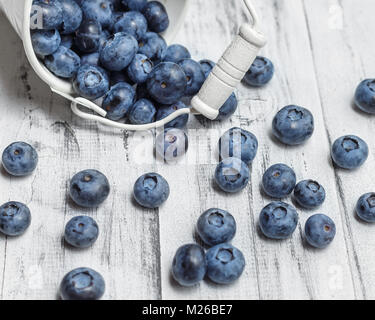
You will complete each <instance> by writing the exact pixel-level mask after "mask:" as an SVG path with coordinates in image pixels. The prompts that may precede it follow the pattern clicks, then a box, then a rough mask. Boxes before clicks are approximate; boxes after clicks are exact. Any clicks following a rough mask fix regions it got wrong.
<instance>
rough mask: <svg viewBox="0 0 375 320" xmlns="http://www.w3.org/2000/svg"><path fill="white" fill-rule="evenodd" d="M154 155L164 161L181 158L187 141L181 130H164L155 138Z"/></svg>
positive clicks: (185, 149) (186, 147) (187, 143)
mask: <svg viewBox="0 0 375 320" xmlns="http://www.w3.org/2000/svg"><path fill="white" fill-rule="evenodd" d="M155 145H156V153H157V154H158V155H159V156H160V157H161V158H162V159H163V160H166V161H172V160H176V159H177V158H179V157H181V156H183V155H184V154H185V153H186V151H187V149H188V147H189V139H188V136H187V135H186V133H185V132H184V131H183V130H180V129H177V128H166V129H164V131H162V132H161V133H159V134H158V136H157V137H156V143H155Z"/></svg>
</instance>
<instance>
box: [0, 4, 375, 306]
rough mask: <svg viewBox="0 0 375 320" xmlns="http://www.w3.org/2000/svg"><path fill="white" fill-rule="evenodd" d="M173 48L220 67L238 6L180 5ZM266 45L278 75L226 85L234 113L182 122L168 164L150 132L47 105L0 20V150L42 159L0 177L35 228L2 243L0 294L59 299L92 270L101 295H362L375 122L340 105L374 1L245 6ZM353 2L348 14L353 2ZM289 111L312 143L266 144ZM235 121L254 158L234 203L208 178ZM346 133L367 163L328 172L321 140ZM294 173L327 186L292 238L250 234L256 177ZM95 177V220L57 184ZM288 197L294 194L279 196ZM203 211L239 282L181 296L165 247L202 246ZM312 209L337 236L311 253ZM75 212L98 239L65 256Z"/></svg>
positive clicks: (370, 249) (365, 49) (349, 89)
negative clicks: (149, 193) (281, 168)
mask: <svg viewBox="0 0 375 320" xmlns="http://www.w3.org/2000/svg"><path fill="white" fill-rule="evenodd" d="M191 1H192V5H191V7H190V11H189V13H188V15H187V17H186V21H185V24H184V26H183V28H182V29H181V30H180V31H179V33H178V35H177V38H176V42H178V43H181V44H184V45H186V46H187V47H188V48H189V49H190V50H191V53H192V56H193V58H195V59H197V60H199V59H203V58H209V59H212V60H217V59H218V58H219V57H220V55H221V53H222V52H223V51H224V49H225V48H226V46H227V45H228V44H229V43H230V42H231V40H232V39H233V36H234V35H235V34H236V32H237V30H238V28H239V26H240V25H241V23H243V22H245V21H246V20H247V12H246V11H245V8H244V7H243V5H242V2H241V1H238V0H236V1H225V0H191ZM254 3H255V5H256V7H257V8H258V11H259V15H260V16H261V17H262V21H263V23H262V27H263V31H264V33H265V34H266V35H267V38H268V44H267V46H266V47H265V48H264V50H263V51H262V54H263V55H265V56H267V57H269V58H271V59H272V61H273V62H274V64H275V67H276V74H275V77H274V79H273V80H272V82H271V83H270V84H269V85H267V86H266V87H265V88H262V89H254V88H249V87H245V86H243V85H241V86H240V88H239V89H238V92H237V95H238V99H239V108H238V110H237V111H236V113H235V115H234V116H233V117H232V118H231V119H230V120H228V121H226V122H222V123H220V122H210V121H208V120H205V119H203V118H201V117H193V116H192V117H191V119H190V122H189V125H188V129H189V131H188V133H189V143H190V147H189V151H188V153H187V155H186V157H184V158H183V159H181V160H180V161H179V162H178V163H175V164H168V165H167V164H164V163H161V162H160V161H159V160H156V159H155V157H154V155H153V143H154V138H155V133H154V132H145V133H143V134H134V133H132V132H123V131H119V130H116V129H111V128H107V127H104V126H101V125H98V124H96V123H94V122H89V121H83V120H81V119H78V118H76V117H75V116H73V115H72V113H71V112H70V109H69V105H68V102H66V101H65V100H63V99H61V98H59V97H57V96H55V95H52V94H51V92H50V90H49V88H48V87H47V86H45V85H44V84H43V83H42V82H41V81H40V80H39V79H38V78H37V76H36V75H35V73H34V72H33V71H32V70H31V69H30V66H29V64H28V63H27V60H26V57H25V55H24V53H23V49H22V43H21V41H20V40H19V39H18V38H17V36H16V35H15V33H13V31H12V30H11V27H10V26H9V24H8V22H7V21H6V18H5V17H3V16H0V30H1V33H0V42H1V43H2V44H3V46H2V50H1V51H0V110H1V117H0V149H3V148H5V146H7V145H8V144H9V143H11V142H13V141H16V140H24V141H26V142H29V143H31V144H33V145H34V146H35V147H36V148H37V150H38V153H39V155H40V163H39V165H38V168H37V170H36V172H35V173H34V174H33V175H32V176H30V177H27V178H12V177H10V176H9V175H7V174H5V173H4V172H3V171H2V172H1V173H0V190H1V192H0V203H3V202H6V201H9V200H18V201H22V202H25V203H26V204H28V205H29V207H30V209H31V210H32V218H33V220H32V225H31V227H30V228H29V230H28V231H27V232H26V233H25V234H24V235H23V236H22V237H19V238H9V237H4V236H0V290H1V291H0V298H1V299H56V298H57V297H58V295H57V293H58V286H59V282H60V280H61V278H62V277H63V275H64V274H65V273H66V272H68V271H70V270H71V269H73V268H75V267H79V266H88V267H92V268H94V269H96V270H97V271H99V272H101V273H102V274H103V276H104V278H105V280H106V285H107V289H106V293H105V296H104V298H105V299H225V298H228V299H292V298H294V299H352V298H357V299H362V298H367V299H371V298H375V289H374V288H373V286H372V283H373V280H375V262H374V261H373V259H371V257H372V255H373V253H374V250H375V249H374V248H375V246H374V244H375V243H374V242H375V240H374V237H373V236H372V234H371V233H372V231H373V230H372V229H373V226H371V225H368V224H364V223H361V222H359V221H358V220H357V219H356V217H355V214H354V206H355V202H356V201H357V199H358V197H359V196H360V195H361V194H363V193H365V192H370V191H373V189H372V188H373V178H372V175H371V174H368V172H373V171H374V169H375V167H374V151H373V150H374V147H375V140H374V137H373V135H372V128H373V125H374V119H372V118H371V117H369V116H367V115H364V114H363V113H360V112H358V111H357V110H356V109H355V108H354V107H353V106H352V96H353V93H354V90H355V87H356V85H357V84H358V83H359V81H360V80H362V79H364V78H366V77H374V74H373V73H371V72H373V70H374V69H375V61H374V59H373V53H374V46H373V35H372V34H373V32H372V30H374V27H375V21H374V19H373V18H372V14H371V13H372V12H373V10H374V8H375V3H374V1H372V0H355V1H354V0H341V1H338V0H254ZM359 4H360V5H359ZM288 104H298V105H302V106H305V107H307V108H309V109H310V110H311V111H312V113H313V114H314V117H315V124H316V129H315V133H314V135H313V137H312V138H311V139H310V140H309V141H308V142H307V143H306V144H304V145H303V146H298V147H286V146H284V145H281V144H279V143H278V142H276V141H275V140H274V139H273V138H272V136H271V134H270V128H271V122H272V118H273V116H274V114H275V113H276V112H277V110H279V109H280V108H281V107H283V106H285V105H288ZM233 126H240V127H242V128H244V129H247V130H250V131H251V132H253V133H254V134H255V135H256V136H257V137H258V140H259V151H258V155H257V157H256V159H255V160H254V162H253V164H252V166H251V172H252V179H251V183H250V184H249V185H248V187H247V188H246V189H245V190H244V191H243V192H240V193H239V194H235V195H227V194H224V193H223V192H221V191H219V190H218V189H217V187H216V186H215V184H214V183H213V181H212V176H213V172H214V169H215V166H216V163H217V160H218V159H217V141H218V138H219V137H220V135H221V134H222V133H223V132H224V131H226V130H227V129H229V128H231V127H233ZM343 134H357V135H359V136H361V137H362V138H363V139H365V140H366V141H367V142H368V144H369V147H370V150H371V154H370V157H369V159H368V161H367V162H366V164H365V165H364V166H363V167H362V168H360V169H358V170H356V171H354V172H347V171H343V170H340V169H337V168H335V167H334V166H333V165H332V163H331V159H330V156H329V150H330V145H331V143H332V142H333V141H334V139H336V138H337V137H339V136H341V135H343ZM279 162H283V163H286V164H288V165H290V166H292V167H293V168H294V169H295V171H296V174H297V179H298V180H302V179H307V178H312V179H315V180H317V181H319V182H320V183H321V184H322V185H323V186H324V187H325V189H326V192H327V199H326V201H325V203H324V204H323V206H322V207H321V208H319V209H318V210H317V211H316V210H315V211H307V210H302V209H300V208H298V212H299V214H300V222H299V225H298V228H297V230H296V232H295V233H294V235H293V237H292V238H291V239H288V240H286V241H270V240H267V239H265V238H264V236H262V235H261V233H260V231H259V227H258V215H259V212H260V210H261V209H262V208H263V207H264V206H265V205H266V204H267V203H268V202H270V201H271V199H269V198H268V197H266V196H265V195H264V194H263V193H262V192H261V191H260V190H261V188H260V182H261V177H262V174H263V172H264V171H265V170H266V169H267V168H268V167H269V166H270V165H271V164H274V163H279ZM87 168H95V169H98V170H100V171H102V172H103V173H105V174H106V175H107V176H108V179H109V180H110V182H111V186H112V190H111V194H110V197H109V198H108V199H107V201H106V202H105V203H104V204H103V205H102V206H100V207H99V208H98V209H95V210H85V209H81V208H78V207H77V206H75V205H74V204H73V203H72V202H71V200H69V197H68V195H67V184H68V181H69V179H70V177H72V175H73V174H74V173H76V172H77V171H79V170H82V169H87ZM148 171H156V172H159V173H160V174H162V175H163V176H165V178H166V179H167V180H168V181H169V183H170V187H171V194H170V198H169V200H168V201H167V202H166V203H165V204H164V205H163V206H162V207H161V208H160V209H158V210H144V209H142V208H140V207H139V206H137V205H135V204H134V200H132V187H133V184H134V182H135V180H136V179H137V177H138V176H140V175H141V174H143V173H145V172H148ZM286 201H287V202H289V203H293V201H292V199H290V198H289V199H287V200H286ZM211 207H220V208H222V209H226V210H228V211H230V212H231V213H232V214H233V215H234V216H235V218H236V221H237V224H238V232H237V235H236V237H235V239H234V241H233V243H234V245H235V246H237V247H238V248H240V249H241V250H242V251H243V253H244V255H245V258H246V262H247V266H246V269H245V272H244V274H243V275H242V277H241V279H240V281H237V282H235V283H234V284H232V285H229V286H218V285H215V284H213V283H211V282H209V281H204V282H202V283H201V284H200V285H198V286H195V287H193V288H188V289H186V288H181V287H179V286H178V285H176V283H175V282H174V280H173V279H172V278H171V275H170V268H171V262H172V259H173V256H174V253H175V251H176V249H177V248H178V247H179V246H180V245H183V244H185V243H190V242H196V241H198V242H199V239H198V238H197V236H196V234H195V229H194V227H195V223H196V221H197V218H198V217H199V215H200V214H201V213H202V212H203V211H204V210H206V209H208V208H211ZM315 212H323V213H326V214H328V215H329V216H331V217H332V218H333V219H334V220H335V222H336V226H337V235H336V239H335V240H334V242H333V243H332V244H331V245H330V246H329V247H328V248H327V249H325V250H314V249H312V248H311V247H309V246H308V245H307V244H306V243H305V242H304V240H303V227H304V222H305V221H306V220H307V218H308V217H309V216H310V215H311V214H313V213H315ZM79 214H88V215H90V216H92V217H94V218H95V219H96V220H97V222H98V224H99V226H100V236H99V239H98V241H97V242H96V244H95V245H94V246H93V247H92V248H90V249H88V250H77V249H73V248H71V247H69V246H68V245H67V244H65V243H64V241H63V239H62V234H63V231H64V226H65V223H66V222H67V221H68V220H69V219H70V218H71V217H73V216H75V215H79Z"/></svg>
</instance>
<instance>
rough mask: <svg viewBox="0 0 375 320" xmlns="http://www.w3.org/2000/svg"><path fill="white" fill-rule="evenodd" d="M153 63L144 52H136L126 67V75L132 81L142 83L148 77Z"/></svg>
mask: <svg viewBox="0 0 375 320" xmlns="http://www.w3.org/2000/svg"><path fill="white" fill-rule="evenodd" d="M153 67H154V64H153V63H152V61H151V60H150V59H149V58H148V57H147V56H145V55H144V54H136V55H135V57H134V59H133V61H132V62H131V63H130V65H129V67H128V70H127V72H128V77H129V78H130V79H131V80H132V81H133V82H134V83H144V82H146V80H147V79H148V76H149V75H150V73H151V71H152V69H153Z"/></svg>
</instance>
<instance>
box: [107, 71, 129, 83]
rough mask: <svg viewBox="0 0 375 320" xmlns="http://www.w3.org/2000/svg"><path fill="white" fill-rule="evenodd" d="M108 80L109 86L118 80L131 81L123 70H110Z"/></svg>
mask: <svg viewBox="0 0 375 320" xmlns="http://www.w3.org/2000/svg"><path fill="white" fill-rule="evenodd" d="M110 82H111V86H114V85H115V84H117V83H119V82H126V83H129V84H132V83H131V82H132V81H131V80H130V79H129V77H128V75H127V74H126V73H125V72H123V71H112V72H111V74H110Z"/></svg>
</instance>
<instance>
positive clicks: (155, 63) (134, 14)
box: [0, 0, 375, 299]
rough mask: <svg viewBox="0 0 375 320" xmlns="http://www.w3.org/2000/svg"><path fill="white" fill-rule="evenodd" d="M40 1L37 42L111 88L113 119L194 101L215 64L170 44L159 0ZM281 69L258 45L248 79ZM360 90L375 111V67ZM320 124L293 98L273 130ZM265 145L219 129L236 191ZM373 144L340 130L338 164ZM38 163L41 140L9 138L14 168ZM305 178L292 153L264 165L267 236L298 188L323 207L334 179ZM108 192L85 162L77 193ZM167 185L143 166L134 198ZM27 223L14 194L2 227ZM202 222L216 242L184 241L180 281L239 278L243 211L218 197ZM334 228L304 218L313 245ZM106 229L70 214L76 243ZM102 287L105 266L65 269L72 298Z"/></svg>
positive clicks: (360, 101)
mask: <svg viewBox="0 0 375 320" xmlns="http://www.w3.org/2000/svg"><path fill="white" fill-rule="evenodd" d="M33 4H34V5H35V6H37V7H38V8H39V9H38V10H40V8H41V9H42V11H43V27H42V28H39V29H38V30H32V32H31V36H32V42H33V46H34V50H35V52H36V54H37V55H38V57H39V58H40V59H41V60H43V61H44V63H45V65H46V67H47V68H48V69H49V70H50V71H51V72H52V73H54V74H55V75H56V76H59V77H61V78H66V79H71V80H72V81H73V86H74V88H75V90H76V92H77V94H78V95H80V96H83V97H86V98H88V99H90V100H95V99H98V98H102V101H103V102H102V107H103V108H104V109H105V110H106V111H107V117H108V118H109V119H112V120H116V121H117V120H124V119H125V120H124V121H129V122H130V123H134V124H143V123H148V122H151V121H154V120H155V119H156V120H160V119H162V118H164V117H166V116H168V115H169V114H171V113H172V112H173V111H175V110H177V109H180V108H186V107H187V106H186V105H185V103H184V102H182V99H183V98H186V97H191V96H193V95H194V94H196V93H197V92H198V91H199V89H200V87H201V86H202V84H203V82H204V80H205V79H206V78H207V76H208V74H209V73H210V72H211V70H212V68H213V67H214V63H213V62H212V61H210V60H202V61H200V62H195V61H194V60H192V59H191V57H190V54H189V52H188V50H187V49H186V48H185V47H183V46H181V45H171V46H169V47H168V46H167V45H166V43H165V41H164V39H163V38H162V36H161V35H159V33H161V32H163V31H165V30H166V29H167V27H168V25H169V19H168V15H167V13H166V11H165V8H164V6H163V5H162V4H161V3H159V2H157V1H150V2H147V0H35V1H33ZM31 18H32V19H33V12H32V13H31ZM273 73H274V66H273V64H272V62H271V61H270V60H269V59H267V58H264V57H257V58H256V60H255V61H254V63H253V65H252V66H251V68H250V69H249V71H248V72H247V73H246V75H245V77H244V83H245V84H248V85H250V86H255V87H260V86H263V85H265V84H267V83H268V82H269V81H270V80H271V78H272V76H273ZM355 102H356V104H357V106H358V107H359V108H360V109H361V110H362V111H364V112H367V113H372V114H374V113H375V79H367V80H365V81H363V82H361V83H360V85H359V86H358V88H357V90H356V93H355ZM236 108H237V99H236V97H235V95H234V94H233V95H232V96H231V97H230V98H229V99H228V101H227V103H226V104H225V105H224V106H223V107H222V108H221V109H220V115H219V117H218V119H219V120H223V119H226V118H228V117H229V116H230V115H231V114H233V113H234V111H235V110H236ZM187 117H188V116H187V115H183V116H180V117H179V118H176V119H175V120H173V121H171V122H170V123H169V124H168V125H167V126H166V127H167V128H166V129H165V130H164V132H162V133H161V134H159V135H158V137H157V138H156V151H157V153H158V154H159V155H160V156H162V157H163V158H164V159H165V160H166V161H169V160H173V159H175V158H177V157H179V156H181V155H183V154H184V152H185V151H186V150H187V147H188V142H187V141H188V140H187V135H186V133H185V132H183V131H181V130H178V128H182V127H184V126H185V125H186V123H187V121H188V118H187ZM313 131H314V118H313V115H312V114H311V112H310V111H309V110H307V109H305V108H303V107H300V106H295V105H290V106H286V107H284V108H283V109H281V110H280V111H279V112H278V113H277V114H276V116H275V117H274V119H273V123H272V132H273V135H274V136H275V138H276V139H277V140H279V141H280V142H281V143H283V144H286V145H299V144H302V143H304V142H305V141H306V140H307V139H309V138H310V137H311V136H312V134H313ZM176 142H177V143H176ZM181 144H182V147H181ZM176 145H177V146H178V147H177V149H176ZM257 150H258V140H257V138H256V137H255V135H253V134H252V133H251V132H248V131H246V130H244V129H241V128H232V129H230V130H228V131H227V132H225V133H224V135H223V136H222V137H221V138H220V140H219V154H220V163H219V164H218V166H217V168H216V170H215V174H214V179H215V181H216V183H217V185H218V186H219V187H220V188H221V189H222V190H223V191H224V192H228V193H234V192H239V191H241V190H243V189H244V188H245V187H246V185H247V184H248V182H249V180H250V170H249V165H250V164H251V162H252V161H253V160H254V158H255V156H256V154H257ZM368 152H369V150H368V146H367V144H366V143H365V142H364V141H363V140H362V139H360V138H359V137H357V136H354V135H348V136H343V137H341V138H339V139H337V140H336V141H335V142H334V144H333V145H332V149H331V156H332V160H333V162H334V163H335V164H336V165H337V166H339V167H341V168H344V169H349V170H352V169H355V168H357V167H359V166H361V165H362V164H363V163H364V162H365V161H366V159H367V157H368ZM37 163H38V154H37V152H36V150H35V149H34V148H33V147H32V146H31V145H29V144H27V143H25V142H14V143H12V144H10V145H9V146H8V147H6V148H5V150H4V151H3V154H2V165H3V167H4V169H5V171H7V172H8V173H9V174H10V175H12V176H25V175H29V174H31V173H32V172H33V171H34V170H35V168H36V167H37ZM296 182H297V179H296V175H295V173H294V171H293V169H292V168H290V167H288V166H287V165H285V164H275V165H272V166H271V167H270V168H268V169H267V170H266V172H265V173H264V175H263V179H262V186H263V191H264V193H265V194H266V195H267V196H269V197H271V198H274V199H277V200H278V201H273V202H271V203H270V204H268V205H267V206H266V207H264V208H263V209H262V211H261V213H260V217H259V225H260V229H261V230H262V232H263V233H264V235H265V236H266V237H268V238H271V239H286V238H288V237H290V236H291V234H292V233H293V232H294V231H295V229H296V226H297V223H298V214H297V211H296V209H295V208H294V207H293V206H292V205H290V204H287V203H285V202H281V201H280V200H281V199H283V198H285V197H287V196H289V195H290V194H291V193H292V192H293V190H294V199H295V201H296V203H297V204H298V205H299V206H301V207H303V208H307V209H314V208H317V207H319V206H320V205H321V204H322V203H323V202H324V200H325V190H324V188H323V186H321V185H320V184H319V183H318V182H316V181H314V180H303V181H300V182H299V183H296ZM109 193H110V183H109V181H108V179H107V178H106V176H105V175H104V174H103V173H101V172H99V171H97V170H92V169H89V170H84V171H81V172H79V173H77V174H76V175H74V176H73V177H72V179H71V181H70V185H69V194H70V197H71V199H72V200H73V201H74V202H75V203H76V204H77V205H79V206H82V207H86V208H94V207H98V206H99V205H100V204H101V203H103V202H104V201H105V200H106V199H107V197H108V196H109ZM169 193H170V188H169V184H168V182H167V181H166V180H165V179H164V178H163V177H162V176H161V175H159V174H157V173H154V172H151V173H146V174H144V175H142V176H141V177H139V178H138V179H137V181H136V182H135V184H134V189H133V195H134V199H135V200H136V202H137V203H138V204H139V205H140V206H142V207H145V208H158V207H159V206H160V205H162V204H163V203H164V202H165V201H166V200H167V199H168V197H169ZM356 212H357V214H358V216H359V217H360V218H361V219H362V220H364V221H367V222H375V193H367V194H365V195H363V196H362V197H360V199H359V200H358V203H357V206H356ZM30 223H31V212H30V210H29V208H28V207H27V206H26V205H25V204H23V203H20V202H15V201H11V202H8V203H5V204H3V205H2V206H1V207H0V231H1V232H2V233H4V234H5V235H7V236H19V235H21V234H23V233H24V232H25V231H26V229H27V228H28V227H29V226H30ZM196 228H197V233H198V235H199V237H200V238H201V240H202V241H203V243H204V244H205V246H207V247H208V250H207V252H205V250H204V248H203V247H202V246H200V245H197V244H187V245H184V246H182V247H180V248H179V249H178V250H177V253H176V255H175V257H174V259H173V265H172V274H173V277H174V278H175V280H176V281H177V282H178V283H179V284H180V285H182V286H192V285H195V284H196V283H198V282H199V281H201V280H202V279H203V278H204V277H205V276H207V277H208V278H209V279H210V280H212V281H213V282H216V283H219V284H228V283H231V282H233V281H235V280H236V279H238V278H239V277H240V276H241V274H242V272H243V270H244V267H245V259H244V256H243V254H242V252H241V251H240V250H239V249H237V248H235V247H234V246H232V245H231V244H230V241H231V240H232V239H233V237H234V236H235V233H236V222H235V219H234V217H233V216H232V215H231V214H230V213H229V212H227V211H225V210H222V209H218V208H213V209H209V210H207V211H205V212H204V213H203V214H202V215H201V217H200V218H199V220H198V222H197V227H196ZM335 233H336V227H335V224H334V222H333V221H332V220H331V219H330V218H329V217H328V216H326V215H324V214H315V215H312V216H311V217H310V218H309V219H308V220H307V222H306V225H305V238H306V241H307V242H308V243H309V244H310V245H312V246H313V247H317V248H324V247H326V246H328V245H329V243H331V241H332V240H333V238H334V236H335ZM98 236H99V226H98V224H97V223H96V221H95V220H94V219H92V218H91V217H88V216H77V217H74V218H72V219H71V220H70V221H69V222H68V223H67V224H66V226H65V232H64V238H65V241H66V242H67V243H68V244H69V245H71V246H73V247H77V248H82V249H83V248H88V247H90V246H92V245H93V244H94V243H95V241H96V240H97V238H98ZM104 291H105V281H104V279H103V277H102V276H101V275H100V274H99V273H98V272H96V271H95V270H92V269H90V268H86V267H84V268H77V269H74V270H72V271H70V272H69V273H67V274H66V275H65V277H64V278H63V280H62V282H61V285H60V295H61V297H62V298H63V299H99V298H100V297H101V296H102V295H103V294H104Z"/></svg>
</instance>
